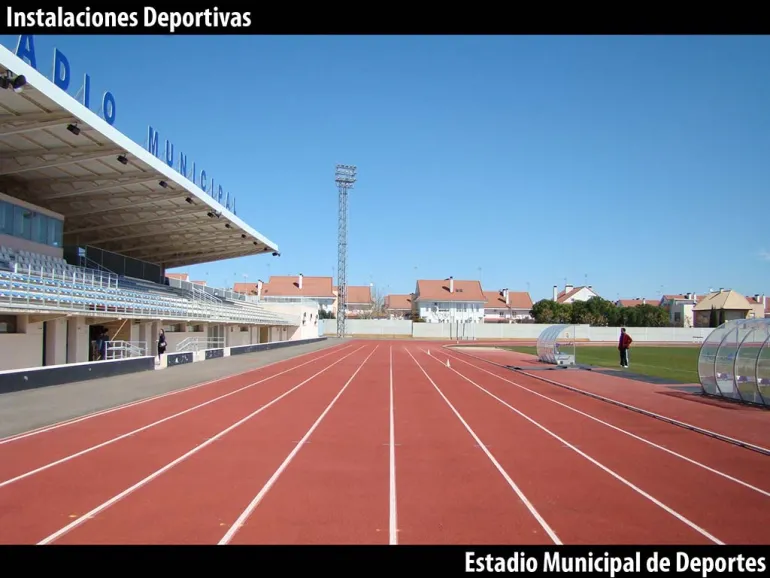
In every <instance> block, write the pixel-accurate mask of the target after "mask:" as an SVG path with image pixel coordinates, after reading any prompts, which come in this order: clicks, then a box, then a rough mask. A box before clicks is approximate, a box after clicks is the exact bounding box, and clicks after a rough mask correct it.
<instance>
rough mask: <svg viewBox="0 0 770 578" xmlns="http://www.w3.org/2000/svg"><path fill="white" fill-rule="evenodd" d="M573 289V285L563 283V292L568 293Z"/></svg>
mask: <svg viewBox="0 0 770 578" xmlns="http://www.w3.org/2000/svg"><path fill="white" fill-rule="evenodd" d="M573 289H574V287H573V286H572V285H565V286H564V292H565V293H569V292H570V291H572V290H573Z"/></svg>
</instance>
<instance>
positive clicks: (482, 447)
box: [404, 347, 562, 546]
mask: <svg viewBox="0 0 770 578" xmlns="http://www.w3.org/2000/svg"><path fill="white" fill-rule="evenodd" d="M404 349H405V350H406V352H407V353H408V354H409V357H411V358H412V360H413V361H414V362H415V363H416V364H417V367H419V368H420V371H422V372H423V374H424V375H425V377H427V378H428V381H430V383H431V385H433V387H434V388H435V389H436V391H437V392H438V393H439V395H440V396H441V397H442V398H443V400H444V401H445V402H446V404H447V405H448V406H449V408H450V409H451V410H452V411H453V412H454V414H455V415H456V416H457V419H459V420H460V422H461V423H462V424H463V425H464V426H465V429H466V430H468V433H469V434H471V437H472V438H473V439H474V441H475V442H476V445H477V446H478V447H479V449H480V450H481V451H483V452H484V453H485V454H486V455H487V457H488V458H489V461H491V462H492V464H494V466H495V467H496V468H497V471H498V472H500V475H502V476H503V478H505V481H506V482H508V485H509V486H510V487H511V489H512V490H513V491H514V492H515V493H516V495H517V496H518V497H519V499H520V500H521V501H522V503H523V504H524V506H526V508H527V510H529V513H530V514H532V516H533V517H534V518H535V520H537V522H538V524H540V527H541V528H543V530H545V532H546V534H548V536H549V537H550V538H551V540H552V541H553V543H554V544H556V545H558V546H561V545H562V541H561V540H560V539H559V537H558V536H557V535H556V532H554V530H553V529H552V528H551V526H549V525H548V522H546V521H545V519H544V518H543V517H542V516H541V515H540V512H538V511H537V510H536V509H535V506H534V505H532V502H530V501H529V499H528V498H527V496H525V495H524V492H522V491H521V489H520V488H519V486H517V485H516V482H514V481H513V479H511V476H509V475H508V472H506V471H505V468H503V466H501V465H500V462H498V461H497V459H496V458H495V457H494V456H493V455H492V453H491V452H490V451H489V449H487V447H486V445H484V443H483V442H482V441H481V440H480V439H479V436H477V435H476V432H474V431H473V429H471V426H469V425H468V422H466V421H465V420H464V419H463V416H461V415H460V412H458V411H457V409H455V406H454V405H452V402H451V401H449V399H447V397H446V396H445V395H444V392H443V391H441V389H439V387H438V386H437V385H436V382H435V381H433V380H432V379H431V377H430V375H428V373H427V372H426V371H425V369H424V368H423V367H422V365H420V362H419V361H417V359H416V358H415V357H414V355H412V353H411V352H410V351H409V350H408V349H406V347H404ZM431 359H435V358H434V357H432V356H431ZM436 361H437V362H438V363H441V362H440V361H438V360H437V359H436Z"/></svg>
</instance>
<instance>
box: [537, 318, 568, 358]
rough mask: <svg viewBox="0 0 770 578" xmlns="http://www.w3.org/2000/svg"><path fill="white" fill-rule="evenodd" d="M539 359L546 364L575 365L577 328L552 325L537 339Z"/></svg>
mask: <svg viewBox="0 0 770 578" xmlns="http://www.w3.org/2000/svg"><path fill="white" fill-rule="evenodd" d="M537 357H538V359H540V361H542V362H544V363H553V364H555V365H567V364H574V363H575V326H574V325H551V326H549V327H546V328H545V329H543V332H542V333H541V334H540V335H539V336H538V338H537Z"/></svg>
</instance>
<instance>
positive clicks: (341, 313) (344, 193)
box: [334, 165, 358, 337]
mask: <svg viewBox="0 0 770 578" xmlns="http://www.w3.org/2000/svg"><path fill="white" fill-rule="evenodd" d="M357 171H358V169H357V168H356V167H355V166H354V165H337V168H336V170H335V172H334V182H335V183H336V184H337V191H338V196H339V199H338V204H339V207H338V213H339V215H338V222H337V337H345V319H346V313H347V311H346V307H347V297H348V281H347V258H348V191H349V190H350V189H352V188H353V185H354V183H355V182H356V175H357Z"/></svg>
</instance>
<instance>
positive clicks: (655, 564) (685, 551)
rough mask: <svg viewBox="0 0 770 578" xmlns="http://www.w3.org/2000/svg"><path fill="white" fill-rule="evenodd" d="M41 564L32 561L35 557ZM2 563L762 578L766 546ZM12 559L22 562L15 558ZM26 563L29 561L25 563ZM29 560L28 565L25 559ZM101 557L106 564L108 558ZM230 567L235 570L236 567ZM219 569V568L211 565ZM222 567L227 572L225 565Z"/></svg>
mask: <svg viewBox="0 0 770 578" xmlns="http://www.w3.org/2000/svg"><path fill="white" fill-rule="evenodd" d="M33 550H34V556H35V559H34V560H32V559H31V556H32V555H33ZM1 553H2V555H3V557H4V563H5V564H10V563H11V562H15V561H18V562H21V563H26V564H29V566H27V567H33V565H35V564H36V565H39V564H40V562H42V561H43V560H44V559H45V558H50V559H51V560H50V561H51V562H53V563H61V564H72V563H81V562H82V563H88V564H89V566H90V567H95V566H96V567H98V566H97V565H98V564H100V562H103V564H104V565H103V566H101V567H102V568H103V569H107V568H110V569H113V568H120V569H121V570H126V569H129V568H135V569H136V570H137V571H140V572H145V571H147V569H150V568H158V567H159V564H161V563H163V562H168V563H171V564H174V565H175V567H177V569H178V570H184V569H187V568H189V569H190V570H197V569H199V568H200V567H201V565H203V564H220V565H221V564H225V563H228V564H230V563H239V562H240V563H242V564H243V566H242V568H243V569H245V568H253V569H254V572H256V573H259V574H262V573H267V574H272V573H273V572H271V571H276V572H280V574H282V575H286V574H287V573H288V572H289V571H299V572H303V571H304V572H310V573H312V574H313V575H318V574H320V572H323V571H330V572H333V573H334V575H337V576H339V575H344V576H359V577H360V576H366V575H369V574H370V573H374V572H377V573H380V575H384V574H382V573H383V572H405V571H414V572H419V573H420V575H423V576H425V575H428V573H430V575H435V576H442V578H443V577H446V576H461V575H480V574H482V575H484V574H520V575H536V576H546V575H562V574H564V575H569V576H600V577H604V578H615V577H618V576H630V575H646V574H648V573H651V574H655V575H671V576H692V577H696V576H699V577H700V578H709V577H713V578H716V577H718V576H723V575H730V576H736V575H747V576H759V575H763V574H767V572H768V562H767V555H768V547H767V546H748V547H738V546H718V547H717V546H711V547H709V546H704V547H671V546H661V547H650V546H645V547H639V548H635V547H627V546H623V547H618V546H608V547H603V546H595V547H582V546H561V547H518V546H506V547H501V546H224V547H218V546H198V547H195V546H188V547H159V546H155V547H136V546H134V547H125V546H124V547H106V548H105V547H100V548H94V547H87V546H86V547H83V546H81V547H74V548H73V547H70V548H68V547H58V548H57V547H53V548H42V549H40V548H32V547H16V548H14V547H7V548H5V549H4V550H2V552H1ZM14 558H16V559H18V560H14ZM22 558H24V559H23V560H22ZM26 558H29V559H26ZM102 558H103V560H102ZM230 567H232V566H230ZM212 568H213V566H212ZM220 568H222V566H220Z"/></svg>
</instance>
